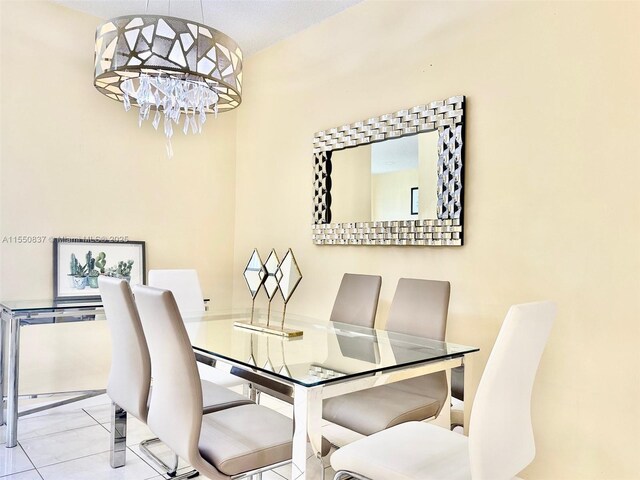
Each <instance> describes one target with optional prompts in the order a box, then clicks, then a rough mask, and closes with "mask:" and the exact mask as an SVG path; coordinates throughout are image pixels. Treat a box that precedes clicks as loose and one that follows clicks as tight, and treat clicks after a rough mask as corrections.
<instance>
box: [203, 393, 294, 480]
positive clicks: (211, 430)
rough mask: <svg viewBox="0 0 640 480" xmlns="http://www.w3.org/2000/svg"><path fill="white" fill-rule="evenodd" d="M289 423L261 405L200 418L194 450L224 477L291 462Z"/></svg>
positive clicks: (290, 422)
mask: <svg viewBox="0 0 640 480" xmlns="http://www.w3.org/2000/svg"><path fill="white" fill-rule="evenodd" d="M292 435H293V422H292V421H291V419H290V418H287V417H285V416H284V415H282V414H280V413H277V412H275V411H273V410H271V409H269V408H266V407H263V406H261V405H255V404H252V405H242V406H240V407H236V408H230V409H227V410H220V411H218V412H215V413H211V414H209V415H204V416H203V417H202V431H201V432H200V441H199V443H198V448H199V450H200V454H201V455H202V457H203V458H204V459H205V460H207V461H208V462H209V463H211V464H212V465H214V466H215V467H216V468H217V469H218V470H219V471H220V472H222V473H224V474H225V475H229V476H231V475H237V474H239V473H243V472H248V471H251V470H255V469H257V468H262V467H266V466H268V465H272V464H274V463H278V462H283V461H285V460H290V459H291V440H292Z"/></svg>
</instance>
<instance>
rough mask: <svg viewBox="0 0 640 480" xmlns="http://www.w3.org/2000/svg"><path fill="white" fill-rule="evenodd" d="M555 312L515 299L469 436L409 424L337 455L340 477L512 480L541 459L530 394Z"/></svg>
mask: <svg viewBox="0 0 640 480" xmlns="http://www.w3.org/2000/svg"><path fill="white" fill-rule="evenodd" d="M555 316H556V307H555V304H553V303H551V302H538V303H528V304H522V305H514V306H512V307H511V308H510V309H509V312H508V313H507V316H506V318H505V320H504V323H503V324H502V328H501V329H500V332H499V334H498V338H497V339H496V342H495V345H494V347H493V350H492V351H491V355H490V356H489V360H488V362H487V365H486V368H485V371H484V374H483V375H482V379H481V381H480V385H479V386H478V390H477V393H476V398H475V402H474V404H473V410H472V413H471V419H470V425H469V427H470V431H469V437H468V438H467V437H465V436H463V435H461V434H458V433H455V432H452V431H450V430H448V429H445V428H442V427H438V426H435V425H431V424H428V423H424V422H409V423H403V424H401V425H398V426H395V427H392V428H390V429H388V430H384V431H382V432H379V433H376V434H374V435H371V436H370V437H366V438H364V439H362V440H358V441H356V442H354V443H352V444H349V445H347V446H346V447H343V448H341V449H340V450H338V451H337V452H335V453H334V454H333V456H332V457H331V466H332V467H333V468H334V470H336V472H337V473H336V476H335V480H339V479H342V478H348V477H355V478H358V479H362V478H365V479H371V480H400V479H402V480H409V479H416V480H418V479H419V480H443V479H446V480H462V479H465V480H469V479H471V480H509V479H512V478H514V477H515V476H516V475H517V474H518V473H519V472H520V471H522V469H524V468H525V467H526V466H527V465H529V464H530V463H531V462H532V461H533V459H534V457H535V442H534V436H533V427H532V424H531V393H532V390H533V383H534V380H535V375H536V372H537V370H538V365H539V363H540V358H541V357H542V352H543V350H544V347H545V345H546V343H547V339H548V337H549V333H550V332H551V326H552V325H553V321H554V319H555Z"/></svg>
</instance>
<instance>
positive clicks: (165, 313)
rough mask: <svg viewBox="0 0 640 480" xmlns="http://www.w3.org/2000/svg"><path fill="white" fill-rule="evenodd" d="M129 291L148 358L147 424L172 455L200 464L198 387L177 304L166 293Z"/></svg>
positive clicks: (146, 289)
mask: <svg viewBox="0 0 640 480" xmlns="http://www.w3.org/2000/svg"><path fill="white" fill-rule="evenodd" d="M133 292H134V294H135V298H136V305H137V306H138V312H140V320H141V321H142V328H143V329H144V334H145V337H146V338H147V344H148V345H149V353H150V354H151V373H152V375H153V391H152V392H151V401H150V402H149V415H148V417H147V425H148V426H149V428H150V429H151V431H152V432H153V433H154V434H155V435H157V436H158V438H159V439H160V440H161V441H162V442H163V443H165V444H166V445H167V446H168V447H169V448H170V449H171V450H173V452H174V453H175V454H176V455H178V456H180V457H182V458H183V459H185V460H187V461H188V462H190V463H191V462H192V461H193V460H196V461H198V459H199V458H200V457H199V453H198V439H199V437H200V428H201V422H202V386H201V384H200V376H199V375H198V368H197V367H196V359H195V354H194V353H193V349H192V348H191V342H190V341H189V336H188V335H187V331H186V329H185V326H184V323H183V321H182V317H181V316H180V311H179V310H178V305H177V304H176V301H175V298H174V296H173V294H172V293H171V291H169V290H162V289H159V288H153V287H145V286H141V285H137V286H134V287H133ZM192 464H193V463H192Z"/></svg>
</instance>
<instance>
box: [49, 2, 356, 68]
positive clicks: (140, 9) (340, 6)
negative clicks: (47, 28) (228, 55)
mask: <svg viewBox="0 0 640 480" xmlns="http://www.w3.org/2000/svg"><path fill="white" fill-rule="evenodd" d="M54 1H55V2H56V3H59V4H61V5H64V6H66V7H69V8H72V9H74V10H79V11H81V12H85V13H88V14H90V15H94V16H96V17H99V18H103V19H107V18H113V17H118V16H120V15H137V14H142V13H145V8H146V5H147V0H54ZM361 1H362V0H202V6H203V8H202V10H204V22H203V23H205V24H207V25H209V26H211V27H213V28H215V29H217V30H220V31H221V32H224V33H226V34H227V35H229V36H230V37H231V38H233V39H234V40H235V41H236V42H237V43H238V45H240V48H241V49H242V51H243V52H244V55H245V56H248V55H251V54H252V53H255V52H257V51H258V50H262V49H263V48H266V47H268V46H270V45H273V44H274V43H276V42H278V41H280V40H282V39H283V38H286V37H288V36H290V35H293V34H294V33H297V32H299V31H301V30H304V29H305V28H308V27H309V26H311V25H313V24H315V23H319V22H321V21H322V20H324V19H325V18H327V17H330V16H332V15H335V14H336V13H338V12H340V11H342V10H344V9H346V8H348V7H350V6H352V5H355V4H356V3H359V2H361ZM148 4H149V10H148V13H151V14H163V15H168V14H170V15H171V16H173V17H181V18H186V19H188V20H194V21H198V22H202V13H201V8H200V5H201V3H200V0H172V1H169V0H149V2H148Z"/></svg>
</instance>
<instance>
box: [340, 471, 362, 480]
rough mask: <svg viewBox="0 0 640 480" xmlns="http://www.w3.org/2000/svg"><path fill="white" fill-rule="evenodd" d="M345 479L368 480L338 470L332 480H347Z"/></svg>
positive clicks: (355, 474)
mask: <svg viewBox="0 0 640 480" xmlns="http://www.w3.org/2000/svg"><path fill="white" fill-rule="evenodd" d="M347 479H356V480H369V479H368V478H367V477H363V476H362V475H358V474H357V473H353V472H348V471H346V470H338V471H337V472H336V475H335V477H333V480H347Z"/></svg>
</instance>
